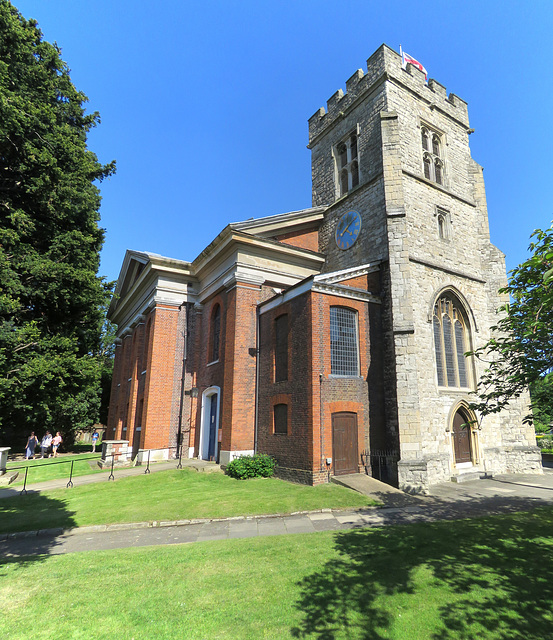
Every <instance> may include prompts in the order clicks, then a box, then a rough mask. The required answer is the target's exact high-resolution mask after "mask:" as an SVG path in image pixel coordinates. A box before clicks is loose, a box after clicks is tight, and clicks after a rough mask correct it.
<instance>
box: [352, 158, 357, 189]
mask: <svg viewBox="0 0 553 640" xmlns="http://www.w3.org/2000/svg"><path fill="white" fill-rule="evenodd" d="M358 184H359V164H358V163H357V160H354V161H353V162H352V163H351V186H352V188H353V187H356V186H357V185H358Z"/></svg>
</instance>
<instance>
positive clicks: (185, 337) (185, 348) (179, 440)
mask: <svg viewBox="0 0 553 640" xmlns="http://www.w3.org/2000/svg"><path fill="white" fill-rule="evenodd" d="M183 307H186V320H185V323H184V331H183V334H182V336H183V340H184V345H183V350H182V371H181V386H180V402H179V425H178V430H177V458H178V457H179V456H180V453H181V448H182V411H183V406H184V379H185V374H186V359H187V357H188V321H189V316H190V313H189V311H190V309H189V307H188V305H187V303H186V301H184V302H183V303H182V304H181V305H180V306H179V311H182V308H183Z"/></svg>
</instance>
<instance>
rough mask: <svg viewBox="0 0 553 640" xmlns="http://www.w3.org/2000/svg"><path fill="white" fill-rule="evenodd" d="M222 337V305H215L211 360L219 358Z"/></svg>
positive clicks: (212, 324)
mask: <svg viewBox="0 0 553 640" xmlns="http://www.w3.org/2000/svg"><path fill="white" fill-rule="evenodd" d="M220 338H221V306H220V305H219V304H216V305H215V308H214V309H213V313H212V314H211V350H210V358H209V361H210V362H215V361H216V360H219V347H220V341H221V340H220Z"/></svg>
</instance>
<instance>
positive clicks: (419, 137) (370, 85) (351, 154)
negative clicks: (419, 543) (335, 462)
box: [309, 45, 541, 489]
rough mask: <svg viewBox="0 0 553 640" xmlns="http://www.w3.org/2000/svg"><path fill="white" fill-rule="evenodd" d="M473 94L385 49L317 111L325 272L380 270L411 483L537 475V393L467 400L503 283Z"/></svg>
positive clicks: (316, 191) (394, 409)
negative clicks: (529, 416) (477, 406)
mask: <svg viewBox="0 0 553 640" xmlns="http://www.w3.org/2000/svg"><path fill="white" fill-rule="evenodd" d="M471 133H472V129H470V125H469V119H468V112H467V104H466V102H464V101H463V100H462V99H461V98H459V97H458V96H456V95H455V94H452V93H451V94H449V96H448V94H447V92H446V89H445V87H444V86H442V85H441V84H439V83H438V82H436V81H435V80H432V79H431V80H429V81H428V83H427V82H426V80H425V75H424V73H422V72H421V71H420V70H419V69H417V68H416V67H414V66H413V65H410V64H409V65H407V68H406V69H404V68H402V60H401V57H400V56H399V55H398V54H397V53H396V52H395V51H393V50H391V49H390V48H388V47H387V46H385V45H383V46H381V47H380V48H379V49H378V50H377V51H376V52H375V53H374V54H373V55H372V56H371V57H370V58H369V60H368V62H367V72H366V73H363V72H362V71H361V70H358V71H357V72H356V73H355V74H354V75H353V76H351V78H350V79H349V80H347V82H346V92H345V93H343V92H342V90H339V91H337V92H336V93H335V94H334V95H333V96H332V97H331V98H330V99H329V101H328V103H327V109H326V111H325V109H323V108H321V109H320V110H319V111H318V112H317V113H315V114H314V115H313V116H312V117H311V118H310V120H309V148H310V149H311V152H312V175H313V206H314V207H321V206H325V207H327V208H326V210H325V216H324V221H323V223H322V226H321V227H320V232H319V251H320V253H322V254H324V255H325V257H326V262H325V265H324V268H323V270H324V272H339V271H340V270H349V269H352V268H354V267H355V266H356V265H364V266H365V268H367V265H371V266H373V267H375V268H378V272H379V274H380V287H381V291H380V293H381V296H382V303H383V304H382V331H381V341H382V345H381V346H382V348H383V353H384V358H383V361H384V368H383V374H382V375H383V379H384V396H385V397H384V405H385V427H384V431H383V433H382V434H380V436H379V438H378V440H379V441H378V445H379V446H380V447H382V448H385V449H388V450H391V451H397V457H398V459H399V462H398V465H397V473H398V483H399V486H400V487H401V488H407V489H409V488H413V489H414V488H418V489H420V488H423V489H424V488H426V487H428V486H429V485H430V484H433V483H435V482H440V481H444V480H448V479H449V478H451V477H454V478H455V477H457V478H459V479H460V478H461V477H462V476H465V477H466V476H467V475H471V474H472V475H474V474H475V473H482V472H492V473H493V472H506V471H511V472H528V471H530V470H534V471H540V470H541V464H540V459H539V455H538V453H537V449H536V447H535V436H534V431H533V428H532V427H531V426H529V427H525V426H523V425H522V418H523V416H524V415H525V410H526V403H527V398H522V399H520V400H518V401H515V402H513V404H512V405H511V408H510V410H509V411H506V412H503V413H501V414H496V415H494V416H489V417H486V418H484V419H480V417H479V416H477V415H474V414H473V413H472V411H471V410H470V408H469V403H470V402H471V399H472V397H473V396H471V392H472V391H473V390H474V389H475V388H476V382H477V379H478V376H479V374H480V373H481V372H482V369H483V366H482V364H481V363H480V362H478V361H476V360H475V359H474V358H471V357H465V356H464V353H465V352H467V351H470V350H473V349H475V348H478V347H479V346H481V345H483V344H484V343H485V342H486V341H487V340H488V338H489V327H490V326H492V325H494V324H495V323H496V321H497V316H496V310H497V309H498V307H499V306H500V305H501V304H502V302H503V300H502V299H501V298H500V297H499V295H498V293H497V291H498V289H499V288H500V287H501V286H503V285H504V284H505V282H506V274H505V263H504V256H503V254H502V253H501V252H500V251H499V250H498V249H497V248H496V247H495V246H494V245H492V244H491V243H490V238H489V229H488V216H487V209H486V198H485V190H484V180H483V175H482V168H481V167H480V166H479V165H478V164H477V163H476V162H475V161H474V160H473V159H472V158H471V155H470V148H469V135H470V134H471Z"/></svg>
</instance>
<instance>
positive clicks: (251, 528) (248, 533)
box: [228, 520, 259, 538]
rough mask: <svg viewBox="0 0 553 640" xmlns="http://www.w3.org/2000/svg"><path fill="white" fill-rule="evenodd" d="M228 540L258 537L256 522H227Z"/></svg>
mask: <svg viewBox="0 0 553 640" xmlns="http://www.w3.org/2000/svg"><path fill="white" fill-rule="evenodd" d="M228 535H229V538H253V537H256V536H258V535H259V533H258V530H257V521H255V520H254V521H251V520H248V521H243V520H242V521H238V522H229V528H228Z"/></svg>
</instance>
